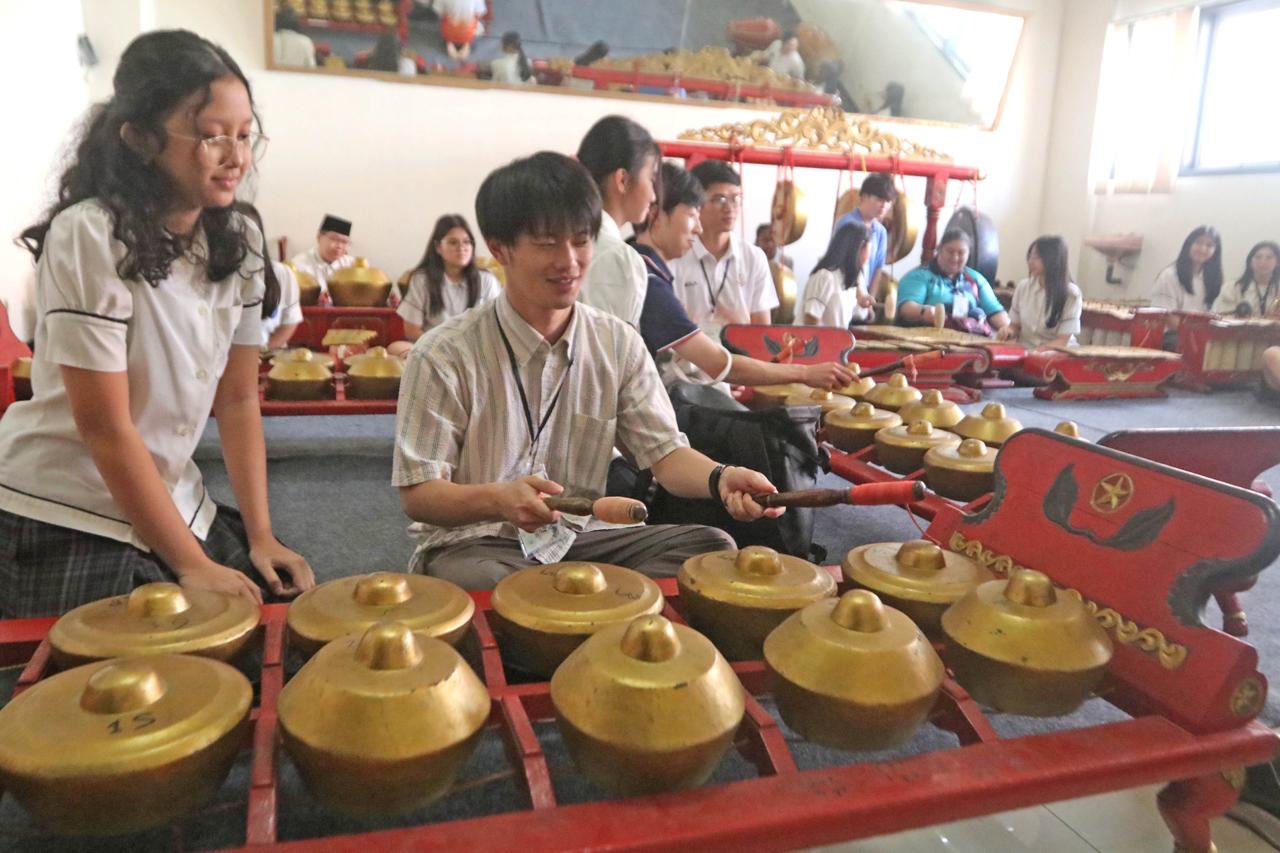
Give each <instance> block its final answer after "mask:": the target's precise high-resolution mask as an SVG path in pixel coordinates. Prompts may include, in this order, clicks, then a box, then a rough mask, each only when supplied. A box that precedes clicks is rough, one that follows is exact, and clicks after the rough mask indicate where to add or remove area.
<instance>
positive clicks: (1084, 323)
mask: <svg viewBox="0 0 1280 853" xmlns="http://www.w3.org/2000/svg"><path fill="white" fill-rule="evenodd" d="M1168 316H1169V312H1168V311H1166V310H1165V309H1163V308H1149V307H1146V306H1141V305H1125V304H1122V303H1113V302H1101V301H1094V300H1088V299H1086V300H1085V303H1084V309H1083V311H1082V312H1081V315H1080V334H1079V335H1077V336H1076V339H1077V340H1078V341H1079V342H1080V343H1081V344H1091V345H1093V346H1125V347H1145V348H1147V349H1160V348H1161V346H1162V342H1163V340H1164V330H1165V326H1166V321H1167V318H1168Z"/></svg>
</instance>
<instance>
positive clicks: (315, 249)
mask: <svg viewBox="0 0 1280 853" xmlns="http://www.w3.org/2000/svg"><path fill="white" fill-rule="evenodd" d="M350 244H351V222H350V221H348V220H346V219H340V218H339V217H337V216H333V215H332V214H325V217H324V221H322V222H321V223H320V231H319V233H317V234H316V244H315V245H314V246H312V247H311V248H310V249H308V250H307V251H305V252H299V253H298V254H296V255H294V256H293V260H292V261H291V263H292V264H293V265H294V267H296V268H297V269H298V270H300V271H302V272H305V273H310V274H311V275H313V276H314V277H315V280H316V282H317V283H319V285H320V290H321V292H322V293H328V292H329V276H330V275H332V274H333V273H335V272H337V271H338V270H340V269H344V268H346V267H349V266H351V265H352V264H353V263H355V260H356V259H355V258H353V257H352V256H351V255H348V254H347V246H349V245H350Z"/></svg>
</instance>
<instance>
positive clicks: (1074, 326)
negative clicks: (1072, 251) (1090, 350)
mask: <svg viewBox="0 0 1280 853" xmlns="http://www.w3.org/2000/svg"><path fill="white" fill-rule="evenodd" d="M1048 303H1049V299H1048V293H1047V292H1046V291H1045V289H1044V282H1043V281H1041V280H1040V277H1039V276H1036V277H1035V278H1024V279H1023V280H1022V281H1020V282H1018V284H1017V285H1016V286H1015V287H1014V289H1013V303H1012V304H1011V305H1010V306H1009V322H1010V323H1014V324H1016V325H1017V327H1018V342H1019V343H1021V344H1023V345H1025V346H1028V347H1031V348H1035V347H1042V346H1044V345H1045V344H1047V343H1049V341H1051V340H1053V339H1054V338H1056V337H1059V336H1061V335H1070V338H1069V339H1068V340H1067V346H1075V345H1076V335H1078V334H1080V314H1081V312H1082V311H1083V310H1084V297H1083V296H1082V295H1081V293H1080V288H1078V287H1076V285H1075V282H1071V281H1069V282H1067V301H1066V302H1064V303H1063V305H1062V316H1061V317H1059V318H1058V325H1057V326H1054V327H1053V328H1050V327H1049V326H1047V325H1046V324H1045V322H1046V321H1047V320H1048V319H1049V318H1048V316H1047V314H1048V308H1049V304H1048Z"/></svg>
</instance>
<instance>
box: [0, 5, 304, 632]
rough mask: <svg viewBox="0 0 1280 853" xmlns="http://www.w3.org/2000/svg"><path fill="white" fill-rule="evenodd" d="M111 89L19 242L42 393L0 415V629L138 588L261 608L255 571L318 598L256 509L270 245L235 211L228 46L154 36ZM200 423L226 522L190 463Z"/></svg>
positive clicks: (239, 140)
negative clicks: (216, 594)
mask: <svg viewBox="0 0 1280 853" xmlns="http://www.w3.org/2000/svg"><path fill="white" fill-rule="evenodd" d="M114 84H115V91H114V93H113V95H112V97H111V99H110V100H109V101H108V102H107V103H106V104H105V105H103V106H102V107H100V108H99V109H96V110H95V111H93V112H92V113H91V114H90V118H89V120H88V124H87V126H86V128H85V131H84V134H83V138H82V141H81V142H80V144H79V147H78V148H77V150H76V153H75V155H74V158H73V161H72V163H71V165H70V167H69V168H68V169H67V170H66V171H65V172H64V173H63V175H62V179H61V182H60V185H59V194H58V200H57V202H56V203H55V204H54V206H53V208H52V210H51V211H50V213H49V215H48V218H46V219H44V220H42V221H41V222H40V223H39V224H37V225H33V226H32V227H30V228H28V229H27V230H26V231H25V232H23V239H24V241H25V243H26V245H28V246H29V247H30V248H31V250H32V252H33V254H34V255H35V256H36V259H37V273H36V275H37V291H36V292H37V297H36V298H37V317H38V320H37V326H36V349H35V358H34V360H33V363H32V373H33V375H32V386H33V390H34V396H33V398H32V399H31V400H30V401H28V402H24V403H18V404H15V405H14V406H12V407H10V409H9V410H8V412H7V413H6V414H5V417H4V419H3V420H0V617H3V618H14V617H27V616H46V615H55V614H59V613H63V612H65V611H66V610H68V609H70V608H72V607H75V606H77V605H80V604H84V603H86V602H89V601H93V600H96V599H99V598H103V597H106V596H110V595H117V594H122V593H127V592H128V591H129V590H130V589H132V588H133V587H134V586H136V585H138V584H141V583H146V582H149V581H176V582H178V583H181V584H182V585H183V586H185V587H187V588H191V589H211V590H218V591H220V592H225V593H228V594H232V595H242V596H245V597H247V598H250V599H251V600H253V601H260V600H261V599H262V595H263V593H262V590H260V589H259V586H258V580H257V578H255V575H259V576H261V579H262V581H264V582H265V585H266V588H267V589H269V590H270V591H271V592H274V593H277V594H289V593H293V592H297V591H301V590H303V589H307V588H310V587H311V586H313V585H314V578H313V577H312V573H311V569H310V567H309V566H308V565H307V563H306V561H305V560H304V559H303V558H302V557H301V556H299V555H298V554H296V553H294V552H293V551H290V550H289V549H288V548H285V547H284V546H282V545H281V544H280V543H279V542H277V541H276V539H275V537H274V536H273V535H272V532H271V518H270V514H269V511H268V507H267V474H266V453H265V448H264V443H263V437H262V421H261V418H260V415H259V412H258V347H259V344H260V342H261V338H260V334H261V331H260V326H261V323H260V320H261V312H262V304H263V298H264V292H265V290H264V285H263V276H262V270H263V265H264V259H263V258H262V256H261V246H262V235H261V234H260V233H259V231H258V230H257V229H256V228H255V227H254V226H253V224H252V222H250V221H249V220H248V219H246V218H245V217H244V216H242V215H240V214H239V213H236V212H235V211H233V210H232V209H231V204H232V202H233V201H235V192H236V187H237V186H238V185H239V183H240V181H241V179H242V178H243V177H244V175H245V174H246V173H247V172H248V171H249V169H250V168H252V166H253V162H254V152H255V149H257V150H258V152H259V153H260V151H261V145H262V143H263V142H264V139H263V138H262V137H261V136H260V134H258V133H256V132H255V131H254V123H255V116H254V112H253V101H252V97H251V95H250V89H249V83H248V81H247V80H246V78H245V76H244V74H243V73H242V72H241V71H240V69H239V67H238V66H237V65H236V63H235V61H234V60H233V59H232V58H231V57H230V56H228V55H227V53H226V52H225V51H223V50H222V49H221V48H219V47H217V46H216V45H214V44H212V43H210V42H208V41H206V40H205V39H202V38H200V37H199V36H197V35H195V34H194V33H190V32H186V31H183V30H161V31H156V32H150V33H146V34H144V35H142V36H139V37H138V38H137V39H135V40H134V41H133V42H132V43H131V44H130V45H129V46H128V47H127V48H126V49H125V51H124V54H123V55H122V56H121V58H120V65H119V67H118V68H117V70H116V73H115V77H114ZM152 211H162V212H160V213H152ZM270 296H271V298H273V299H274V298H275V296H276V294H270ZM211 410H216V412H217V418H218V428H219V432H220V434H221V445H222V449H223V458H224V459H225V461H226V466H227V470H228V472H229V474H230V479H231V484H232V490H233V491H234V493H235V497H236V501H237V503H238V504H239V507H240V512H238V513H237V512H235V511H234V510H231V509H229V508H227V507H220V506H218V505H216V504H215V503H214V502H213V499H212V498H211V497H210V496H209V494H208V492H207V491H206V490H205V487H204V484H203V482H202V481H201V477H200V471H199V469H198V468H197V467H196V465H195V463H194V462H193V461H192V453H193V451H194V450H195V447H196V443H197V442H198V441H199V439H200V435H201V432H202V431H203V429H204V425H205V422H206V420H207V419H208V417H209V413H210V411H211Z"/></svg>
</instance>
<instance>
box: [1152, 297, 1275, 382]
mask: <svg viewBox="0 0 1280 853" xmlns="http://www.w3.org/2000/svg"><path fill="white" fill-rule="evenodd" d="M1178 316H1179V317H1180V318H1181V322H1180V323H1179V325H1178V352H1180V353H1182V370H1181V372H1180V373H1179V374H1178V380H1177V381H1178V384H1179V385H1182V386H1184V387H1187V388H1190V389H1192V390H1195V391H1208V390H1210V389H1212V388H1216V387H1222V386H1231V385H1247V384H1249V383H1253V382H1256V381H1258V378H1259V376H1260V371H1261V369H1262V353H1263V351H1264V350H1266V349H1267V348H1268V347H1274V346H1280V318H1273V317H1251V318H1244V319H1240V318H1233V317H1217V316H1215V315H1213V314H1203V313H1198V312H1196V313H1192V312H1178Z"/></svg>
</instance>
